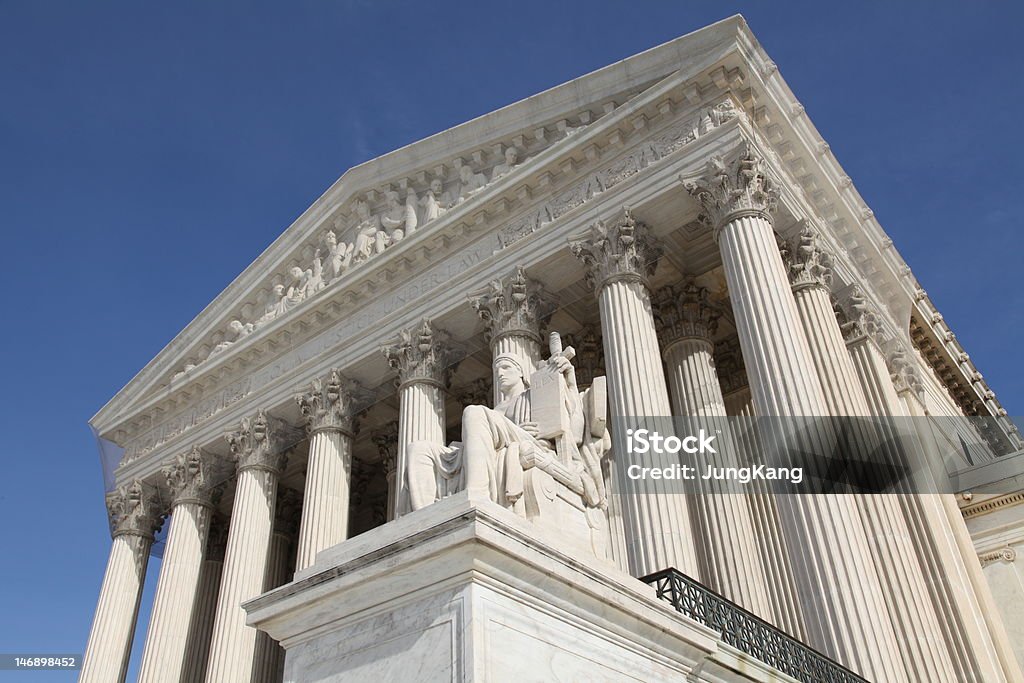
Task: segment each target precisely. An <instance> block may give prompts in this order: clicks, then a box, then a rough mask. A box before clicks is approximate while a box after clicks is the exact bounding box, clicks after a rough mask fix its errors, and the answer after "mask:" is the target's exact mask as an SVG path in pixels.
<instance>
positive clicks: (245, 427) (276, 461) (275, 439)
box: [227, 410, 287, 474]
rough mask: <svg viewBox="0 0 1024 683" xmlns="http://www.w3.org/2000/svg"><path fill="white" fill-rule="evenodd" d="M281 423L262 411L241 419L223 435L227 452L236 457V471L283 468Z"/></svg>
mask: <svg viewBox="0 0 1024 683" xmlns="http://www.w3.org/2000/svg"><path fill="white" fill-rule="evenodd" d="M284 431H285V427H284V424H283V423H282V422H281V421H280V420H277V419H275V418H273V417H270V416H268V415H267V414H266V413H265V412H264V411H262V410H261V411H259V412H257V413H256V415H255V416H253V417H245V418H242V421H241V422H240V423H239V425H238V429H237V430H235V431H234V432H231V433H230V434H228V435H227V440H228V445H229V446H230V447H231V454H232V455H234V456H235V458H237V460H238V470H239V471H242V470H246V469H261V470H267V471H269V472H274V473H275V474H280V473H281V471H282V470H284V465H285V459H286V457H287V456H286V454H285V452H284V448H282V447H281V446H282V444H281V440H282V436H283V432H284Z"/></svg>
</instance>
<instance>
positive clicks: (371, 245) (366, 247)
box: [353, 199, 388, 263]
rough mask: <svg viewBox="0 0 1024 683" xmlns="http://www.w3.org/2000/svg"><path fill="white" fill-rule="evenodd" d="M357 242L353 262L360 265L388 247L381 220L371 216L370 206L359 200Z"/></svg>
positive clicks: (357, 207)
mask: <svg viewBox="0 0 1024 683" xmlns="http://www.w3.org/2000/svg"><path fill="white" fill-rule="evenodd" d="M356 216H357V217H358V219H359V223H358V224H357V225H356V241H355V247H354V249H353V252H354V254H353V260H354V261H355V262H356V263H360V262H362V261H365V260H367V259H369V258H370V257H372V256H373V255H374V254H379V253H381V252H382V251H384V247H385V246H387V237H388V235H387V233H386V232H384V231H383V230H381V229H380V228H381V220H380V218H378V217H377V216H373V215H371V214H370V205H369V204H367V203H366V202H364V201H363V200H361V199H360V200H359V201H357V202H356Z"/></svg>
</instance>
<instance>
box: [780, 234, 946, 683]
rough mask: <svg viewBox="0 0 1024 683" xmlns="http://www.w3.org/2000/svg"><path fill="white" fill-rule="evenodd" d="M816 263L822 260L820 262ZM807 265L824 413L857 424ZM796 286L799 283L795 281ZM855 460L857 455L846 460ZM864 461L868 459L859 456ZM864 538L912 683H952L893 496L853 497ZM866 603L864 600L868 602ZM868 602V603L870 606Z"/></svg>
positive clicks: (829, 313) (827, 314) (843, 358)
mask: <svg viewBox="0 0 1024 683" xmlns="http://www.w3.org/2000/svg"><path fill="white" fill-rule="evenodd" d="M801 240H802V242H803V244H804V246H805V247H806V249H805V251H804V253H805V256H807V257H809V258H811V259H813V258H814V255H815V254H816V253H817V252H818V248H817V245H816V240H817V237H816V235H815V234H814V233H813V232H811V231H810V230H809V229H805V231H804V232H803V234H802V236H801ZM817 260H824V257H823V256H819V257H818V259H817ZM806 265H807V264H806V263H799V262H798V263H794V264H791V273H790V274H791V277H792V276H793V275H794V272H795V273H797V274H798V276H799V275H804V276H805V277H803V278H799V277H798V279H797V284H795V285H794V288H793V296H794V298H795V301H796V307H797V312H798V314H799V316H800V322H801V323H802V325H803V329H804V333H805V335H806V337H807V340H808V344H809V346H810V350H811V357H812V359H813V360H814V368H815V370H816V372H817V374H818V378H819V380H820V381H821V386H822V387H823V388H824V393H825V403H826V405H827V406H828V411H829V414H831V415H836V416H845V417H852V418H862V417H866V416H868V415H869V414H870V409H869V406H868V402H867V399H866V398H865V395H864V392H863V391H862V390H861V384H860V381H859V380H858V378H857V371H856V369H855V367H854V364H853V361H852V360H851V358H850V354H849V353H848V352H847V350H846V342H845V341H844V339H843V334H842V331H841V330H840V328H839V324H838V322H837V321H836V316H835V312H834V310H833V307H832V300H831V298H830V296H829V290H828V288H827V286H826V282H828V281H829V279H830V277H831V275H830V273H827V272H825V273H822V274H821V275H822V277H821V278H820V279H819V280H817V281H812V282H808V281H807V277H806V272H807V271H806V270H805V267H806ZM801 280H802V281H801ZM850 424H851V426H852V427H853V429H854V430H857V431H860V430H865V429H867V428H868V425H867V424H866V423H865V422H863V421H857V420H852V421H851V422H850ZM852 436H853V441H852V443H855V444H866V443H870V439H869V438H863V437H868V436H869V435H867V434H856V433H855V434H853V435H852ZM851 455H855V456H856V455H858V454H851ZM863 455H864V456H868V455H869V454H866V453H865V454H863ZM852 498H853V499H854V501H855V503H856V506H857V509H858V511H859V513H860V516H861V520H862V523H863V524H864V528H865V531H866V532H867V540H868V544H869V549H870V554H871V560H872V562H873V564H874V567H875V571H876V573H877V574H878V577H879V578H880V579H881V581H882V588H883V590H882V591H881V593H880V596H879V597H881V598H882V601H881V602H882V605H880V607H884V609H886V610H887V613H888V615H889V619H890V622H891V623H892V626H893V628H894V629H895V630H896V635H897V638H898V639H899V645H900V647H899V648H898V652H899V654H900V656H901V658H902V661H903V664H904V666H905V667H906V670H907V672H908V674H910V675H911V677H912V678H913V679H914V680H928V681H936V682H938V681H949V682H950V683H952V681H954V677H953V676H954V674H953V663H952V661H951V660H950V658H949V653H948V651H947V650H946V648H945V644H944V640H943V636H942V632H941V628H940V626H939V619H938V615H937V614H936V613H935V610H934V609H933V607H932V604H931V601H930V600H929V596H928V589H927V586H926V584H925V578H924V573H923V572H922V571H921V565H920V563H919V562H918V559H917V553H916V552H915V551H914V548H913V543H912V540H911V535H910V530H909V529H908V527H907V521H906V519H905V518H904V515H903V510H902V507H903V503H902V502H901V501H900V497H899V496H895V495H855V496H852ZM866 599H870V598H866ZM873 601H874V600H873Z"/></svg>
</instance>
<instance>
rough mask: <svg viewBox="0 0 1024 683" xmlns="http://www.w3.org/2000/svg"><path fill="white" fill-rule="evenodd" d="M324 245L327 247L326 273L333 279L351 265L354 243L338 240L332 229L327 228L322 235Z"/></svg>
mask: <svg viewBox="0 0 1024 683" xmlns="http://www.w3.org/2000/svg"><path fill="white" fill-rule="evenodd" d="M324 245H326V247H327V274H328V276H329V277H330V279H331V280H332V281H333V280H335V279H337V278H339V277H341V274H342V273H344V272H345V271H346V270H348V268H349V266H350V265H352V253H353V251H355V245H354V244H352V243H351V242H341V243H339V242H338V236H337V235H336V234H335V233H334V231H333V230H328V231H327V234H326V235H324Z"/></svg>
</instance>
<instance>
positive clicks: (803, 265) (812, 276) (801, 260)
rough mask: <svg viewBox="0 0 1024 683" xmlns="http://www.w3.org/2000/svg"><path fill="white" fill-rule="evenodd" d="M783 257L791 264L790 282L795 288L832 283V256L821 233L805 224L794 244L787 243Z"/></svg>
mask: <svg viewBox="0 0 1024 683" xmlns="http://www.w3.org/2000/svg"><path fill="white" fill-rule="evenodd" d="M783 259H784V260H785V261H786V264H787V265H788V266H789V282H790V284H792V285H793V289H794V290H796V289H799V288H802V287H814V286H820V287H825V288H826V289H827V288H829V287H830V286H831V284H832V256H831V255H830V254H829V253H828V251H826V250H825V247H824V246H822V244H821V235H819V234H818V231H817V230H815V229H814V228H812V227H811V226H809V225H804V227H803V228H802V229H801V230H800V235H799V237H797V239H796V241H795V243H794V244H793V245H792V246H789V245H787V246H786V248H785V251H784V253H783Z"/></svg>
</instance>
